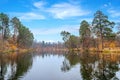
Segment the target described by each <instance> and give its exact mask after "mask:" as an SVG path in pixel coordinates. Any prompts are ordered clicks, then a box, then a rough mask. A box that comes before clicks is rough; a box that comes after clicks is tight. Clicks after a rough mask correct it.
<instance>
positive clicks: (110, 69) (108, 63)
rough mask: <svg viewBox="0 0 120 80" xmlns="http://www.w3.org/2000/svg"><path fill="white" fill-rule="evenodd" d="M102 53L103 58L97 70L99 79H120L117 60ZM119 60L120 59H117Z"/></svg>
mask: <svg viewBox="0 0 120 80" xmlns="http://www.w3.org/2000/svg"><path fill="white" fill-rule="evenodd" d="M107 56H108V55H104V54H102V58H101V59H100V61H99V62H98V67H97V68H98V69H97V70H96V71H95V76H96V78H97V79H99V80H111V79H115V80H118V78H117V77H116V72H117V71H118V70H119V67H118V65H119V64H118V63H117V61H113V59H112V57H113V56H109V57H107ZM116 60H118V59H116Z"/></svg>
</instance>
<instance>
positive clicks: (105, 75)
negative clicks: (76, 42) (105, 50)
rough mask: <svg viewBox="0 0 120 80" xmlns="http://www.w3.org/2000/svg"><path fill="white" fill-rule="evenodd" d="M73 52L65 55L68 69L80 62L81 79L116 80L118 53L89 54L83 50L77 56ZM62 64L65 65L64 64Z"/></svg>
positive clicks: (119, 58)
mask: <svg viewBox="0 0 120 80" xmlns="http://www.w3.org/2000/svg"><path fill="white" fill-rule="evenodd" d="M73 54H74V53H73ZM73 54H68V55H67V56H65V58H66V59H67V60H68V62H67V63H69V69H68V70H70V68H72V67H73V66H74V65H77V64H78V63H80V74H81V76H82V79H83V80H111V79H112V80H118V78H117V77H116V72H117V71H118V70H119V66H118V65H119V61H120V56H119V55H117V54H107V55H105V54H102V53H100V54H95V53H93V54H91V53H88V52H84V53H82V54H80V55H79V56H78V55H75V54H74V55H73ZM63 62H64V61H63ZM67 65H68V64H67ZM63 66H64V67H66V65H63ZM67 67H68V66H67Z"/></svg>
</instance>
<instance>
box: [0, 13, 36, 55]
mask: <svg viewBox="0 0 120 80" xmlns="http://www.w3.org/2000/svg"><path fill="white" fill-rule="evenodd" d="M33 39H34V36H33V33H31V31H30V30H29V29H28V28H27V27H26V26H24V25H23V24H22V23H21V22H20V20H19V19H18V18H17V17H13V18H10V17H9V16H8V15H7V14H4V13H0V45H1V46H0V52H1V53H6V52H11V51H26V50H27V49H29V48H30V47H31V45H32V43H33Z"/></svg>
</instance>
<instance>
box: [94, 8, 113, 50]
mask: <svg viewBox="0 0 120 80" xmlns="http://www.w3.org/2000/svg"><path fill="white" fill-rule="evenodd" d="M114 24H115V23H114V22H110V21H109V20H108V17H107V16H106V15H104V14H103V13H102V11H99V10H98V11H97V12H96V13H95V14H94V19H93V21H92V25H93V30H94V32H95V34H96V36H97V38H99V45H100V44H101V46H100V47H99V49H103V38H104V36H106V35H107V33H109V32H110V33H111V32H112V27H113V26H114Z"/></svg>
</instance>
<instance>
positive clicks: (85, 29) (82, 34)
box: [61, 10, 120, 50]
mask: <svg viewBox="0 0 120 80" xmlns="http://www.w3.org/2000/svg"><path fill="white" fill-rule="evenodd" d="M116 25H117V29H118V32H115V31H113V28H115V26H116ZM118 26H119V27H120V25H118V24H115V22H112V21H110V20H109V19H108V16H106V15H105V14H104V13H103V12H102V11H99V10H98V11H96V13H95V14H94V18H93V21H92V23H88V22H87V21H86V20H83V21H82V22H81V23H80V28H79V36H75V35H72V34H71V33H69V32H68V31H62V32H61V36H62V38H63V41H64V44H65V46H66V47H67V48H68V49H78V48H79V49H82V50H84V49H97V50H103V49H105V48H109V49H110V48H117V47H120V34H119V33H120V29H119V27H118Z"/></svg>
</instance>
